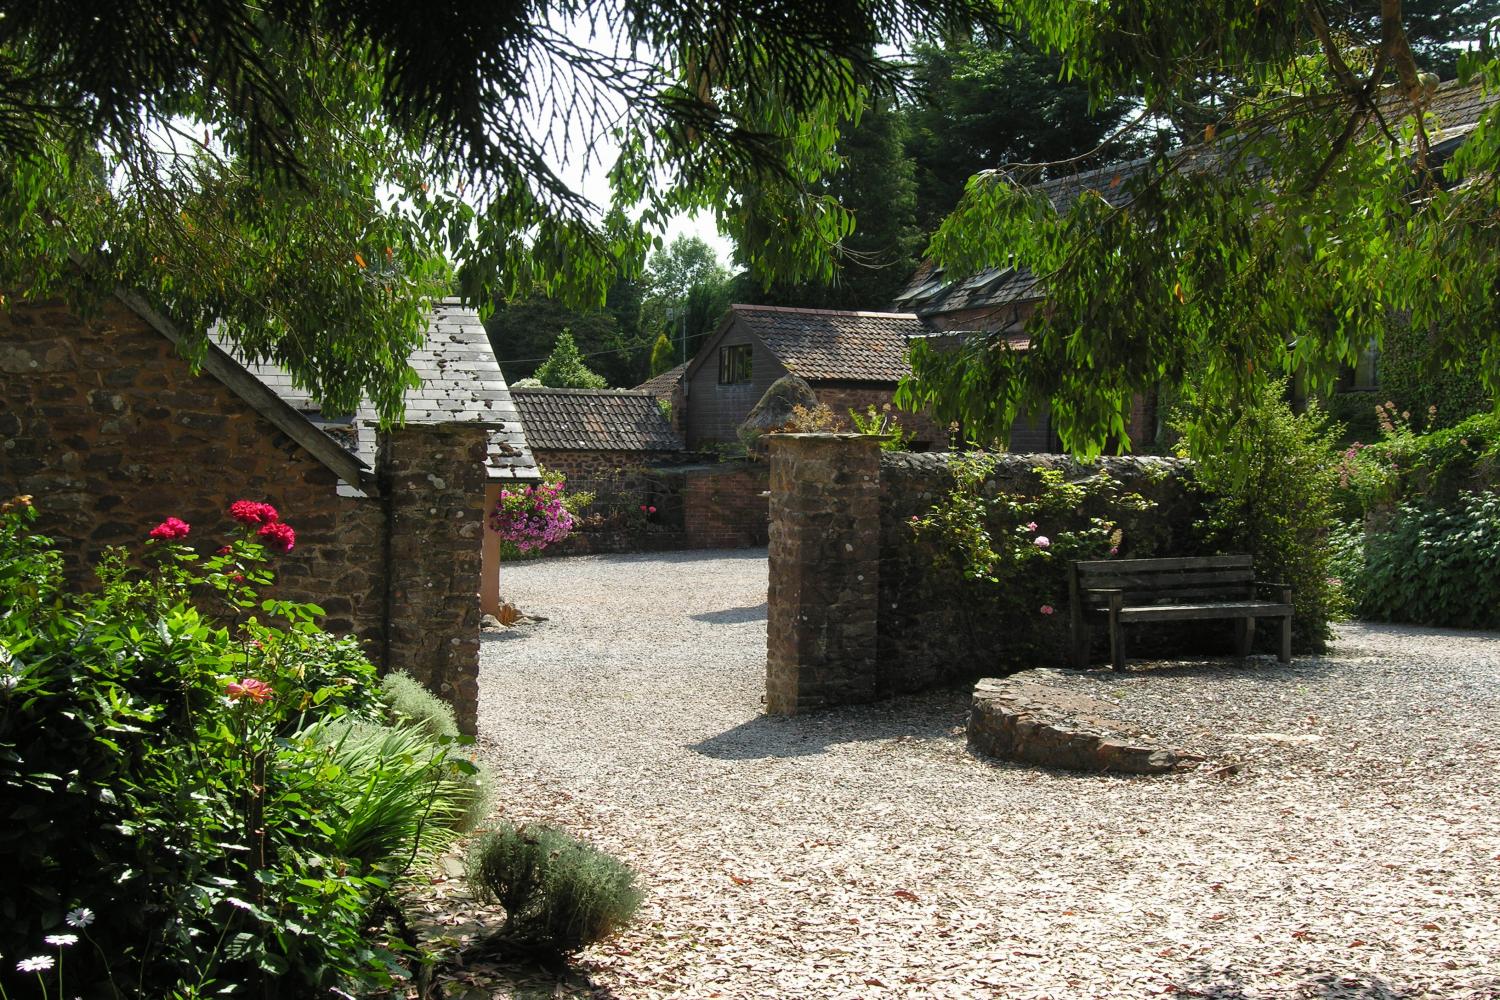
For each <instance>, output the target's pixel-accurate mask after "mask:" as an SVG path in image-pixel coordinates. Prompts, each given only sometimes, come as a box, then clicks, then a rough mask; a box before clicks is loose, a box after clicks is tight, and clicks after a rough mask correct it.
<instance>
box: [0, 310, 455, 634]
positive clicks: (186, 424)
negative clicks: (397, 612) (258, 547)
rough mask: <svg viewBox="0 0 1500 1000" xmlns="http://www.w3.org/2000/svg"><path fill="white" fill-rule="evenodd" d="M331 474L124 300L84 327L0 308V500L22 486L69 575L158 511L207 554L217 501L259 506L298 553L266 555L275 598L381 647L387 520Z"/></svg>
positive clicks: (220, 522) (139, 537)
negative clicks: (289, 531)
mask: <svg viewBox="0 0 1500 1000" xmlns="http://www.w3.org/2000/svg"><path fill="white" fill-rule="evenodd" d="M335 482H336V477H335V476H334V475H333V473H332V472H330V471H329V470H328V469H327V468H326V467H325V466H323V465H322V464H321V463H319V462H318V461H317V460H316V459H314V458H313V457H312V456H310V455H308V454H307V453H306V452H305V451H303V450H302V448H301V447H300V446H298V445H297V444H296V443H294V442H293V441H291V440H290V439H288V438H287V437H285V436H284V435H282V434H281V433H280V432H279V431H278V430H277V429H276V428H275V427H274V426H273V425H272V424H271V423H270V422H268V421H267V420H265V419H264V418H262V417H261V416H260V415H259V414H257V413H255V411H253V410H252V409H250V407H249V406H247V405H246V404H245V403H244V402H243V401H242V400H241V399H240V398H239V397H238V396H236V395H235V394H234V393H232V392H230V390H229V389H227V388H226V387H225V386H224V385H222V384H221V383H220V382H218V381H217V380H216V379H214V378H213V377H212V376H209V375H202V376H194V375H193V374H192V372H191V371H190V369H189V368H188V365H187V363H186V362H185V361H183V360H182V358H180V357H179V356H178V355H177V354H176V352H175V349H174V348H173V346H172V345H171V344H170V343H169V342H168V341H167V340H166V339H165V338H164V337H162V336H161V335H160V334H158V333H157V332H156V331H154V330H152V329H151V328H150V327H149V326H147V325H146V323H145V322H144V321H143V320H141V319H140V318H139V317H138V316H136V315H135V314H134V313H133V312H131V311H129V310H128V309H126V308H125V307H124V306H121V305H118V304H111V305H110V306H109V307H108V308H107V309H106V310H105V311H104V313H103V314H102V315H101V316H98V317H95V318H93V319H91V320H88V321H85V320H82V319H80V318H79V317H78V316H76V315H74V314H73V313H72V312H70V311H69V310H68V309H67V308H66V307H64V306H63V305H62V304H60V303H56V302H47V303H39V304H34V305H31V304H22V305H16V306H13V307H12V309H11V311H10V312H9V313H6V312H4V311H0V494H4V495H10V494H13V493H30V494H32V495H34V496H35V498H36V504H37V507H38V508H39V512H40V518H39V524H40V527H41V530H43V531H44V532H45V533H47V534H49V535H51V536H52V537H53V538H54V539H56V540H57V542H58V543H59V546H60V548H61V549H62V551H63V552H64V553H65V556H66V558H67V560H68V568H69V571H70V572H71V574H72V575H73V577H74V578H75V579H77V580H79V581H82V582H86V581H89V580H91V579H92V577H91V574H90V572H89V570H88V566H89V565H90V564H91V562H92V560H93V559H94V558H95V557H96V556H97V555H98V553H99V552H100V551H101V550H102V549H103V548H104V547H105V546H106V545H111V544H129V545H137V544H139V543H140V542H142V541H143V540H144V539H145V536H146V532H147V531H148V530H150V528H151V527H152V526H153V525H155V524H156V523H158V522H159V521H160V520H161V519H162V518H164V517H167V516H168V515H174V516H177V517H180V518H182V519H183V520H185V521H187V522H188V523H190V524H191V525H192V526H193V533H192V536H191V539H190V540H191V541H192V542H194V543H195V544H197V545H198V546H199V547H200V548H202V549H204V550H212V549H213V548H216V547H218V546H219V545H220V544H222V542H223V540H224V539H225V538H226V537H227V535H228V534H229V533H230V532H231V531H233V530H234V529H235V527H236V525H235V524H234V522H232V521H230V520H229V519H228V518H227V517H226V516H225V515H224V513H223V511H224V509H225V508H226V507H227V506H228V504H229V503H230V501H232V500H236V499H239V498H242V497H243V498H249V499H253V500H263V501H268V502H270V503H272V504H274V505H275V506H276V508H277V509H278V510H279V511H281V513H282V516H283V517H284V518H285V519H286V520H287V522H288V523H290V524H292V525H293V526H294V527H295V528H296V530H297V547H296V549H295V550H294V551H292V552H291V553H288V554H286V555H284V556H277V557H275V564H276V569H277V578H278V581H279V582H278V584H277V587H276V593H277V595H278V596H280V597H284V598H289V599H295V600H305V601H313V602H315V603H317V604H319V605H321V606H322V607H323V608H324V609H325V610H327V612H328V618H327V619H326V621H325V625H326V626H327V627H328V628H329V629H330V630H332V631H336V632H347V631H355V632H358V633H360V634H361V635H362V636H364V637H365V638H366V639H369V640H376V641H379V640H381V639H382V638H383V624H382V622H383V619H384V608H385V580H384V576H383V573H382V569H381V568H382V566H383V565H384V559H383V551H384V546H385V523H386V522H385V514H384V511H383V508H382V505H381V504H380V503H379V502H376V501H369V500H355V499H346V498H341V497H339V496H337V495H336V493H335V491H334V484H335ZM476 551H477V543H476ZM371 655H372V656H375V657H376V658H377V659H378V658H379V655H380V649H379V648H378V646H377V647H374V648H372V649H371Z"/></svg>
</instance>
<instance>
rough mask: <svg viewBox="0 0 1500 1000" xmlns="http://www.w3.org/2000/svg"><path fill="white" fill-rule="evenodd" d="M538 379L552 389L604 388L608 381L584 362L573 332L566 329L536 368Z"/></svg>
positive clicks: (606, 386)
mask: <svg viewBox="0 0 1500 1000" xmlns="http://www.w3.org/2000/svg"><path fill="white" fill-rule="evenodd" d="M536 379H537V381H538V382H540V383H542V385H545V386H547V387H548V388H552V389H604V388H608V383H606V382H605V381H604V378H603V376H600V375H597V374H595V373H594V372H593V371H590V370H589V367H588V366H587V365H585V364H584V363H583V357H582V355H580V354H579V353H578V345H577V344H575V343H574V342H573V334H571V333H569V332H568V331H567V330H564V331H563V332H562V333H560V334H558V335H557V346H556V347H554V348H553V349H552V353H551V354H549V355H548V356H547V360H546V361H543V362H542V365H541V367H540V368H538V369H537V370H536Z"/></svg>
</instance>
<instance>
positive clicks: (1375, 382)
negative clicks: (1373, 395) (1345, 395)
mask: <svg viewBox="0 0 1500 1000" xmlns="http://www.w3.org/2000/svg"><path fill="white" fill-rule="evenodd" d="M1334 388H1335V389H1336V390H1337V391H1339V392H1374V391H1375V390H1377V389H1379V388H1380V350H1379V348H1377V347H1376V346H1375V342H1374V341H1371V342H1370V344H1369V346H1367V347H1366V348H1365V349H1364V350H1363V351H1360V352H1359V360H1358V361H1356V362H1355V363H1354V364H1352V365H1345V366H1344V370H1343V371H1342V372H1341V373H1340V374H1339V378H1338V382H1337V383H1336V385H1335V387H1334Z"/></svg>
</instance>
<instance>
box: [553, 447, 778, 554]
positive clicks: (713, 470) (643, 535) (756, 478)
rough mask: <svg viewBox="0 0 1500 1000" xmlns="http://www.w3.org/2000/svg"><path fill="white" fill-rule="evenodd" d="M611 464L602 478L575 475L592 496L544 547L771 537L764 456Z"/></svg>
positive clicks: (750, 543)
mask: <svg viewBox="0 0 1500 1000" xmlns="http://www.w3.org/2000/svg"><path fill="white" fill-rule="evenodd" d="M539 461H541V462H542V464H544V465H548V467H549V468H550V467H551V466H550V465H549V464H548V463H547V461H546V460H545V459H539ZM616 471H618V473H619V474H618V475H617V476H616V475H611V477H609V478H608V479H605V480H589V479H579V480H577V484H578V486H579V488H581V489H589V490H594V491H596V498H595V501H594V503H593V504H592V505H590V506H589V507H588V508H587V509H586V510H584V511H583V516H582V517H581V518H580V521H579V525H578V527H577V528H576V529H575V530H574V531H573V533H572V534H570V535H569V536H568V537H567V538H565V539H563V540H562V541H561V542H557V543H556V544H553V545H549V546H548V547H547V548H546V549H545V550H543V555H545V556H569V555H588V554H597V553H605V552H659V551H665V550H677V549H743V548H754V547H757V546H760V545H765V544H766V542H767V540H768V538H769V537H770V535H769V531H770V514H769V508H768V507H767V496H766V492H767V490H768V489H769V487H770V468H769V466H767V465H766V463H764V462H720V463H714V464H704V465H674V466H656V467H652V468H633V469H632V468H626V469H620V470H616ZM642 507H645V508H647V510H645V511H643V510H641V508H642ZM653 507H654V508H655V510H651V509H650V508H653Z"/></svg>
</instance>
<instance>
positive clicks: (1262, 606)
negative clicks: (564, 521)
mask: <svg viewBox="0 0 1500 1000" xmlns="http://www.w3.org/2000/svg"><path fill="white" fill-rule="evenodd" d="M1291 613H1292V606H1291V605H1290V604H1277V603H1274V602H1272V601H1236V602H1225V603H1222V604H1219V603H1214V604H1159V605H1154V606H1151V607H1133V608H1121V609H1120V620H1121V621H1137V622H1146V621H1151V622H1169V621H1187V620H1189V619H1194V618H1279V617H1281V616H1283V615H1289V614H1291Z"/></svg>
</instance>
